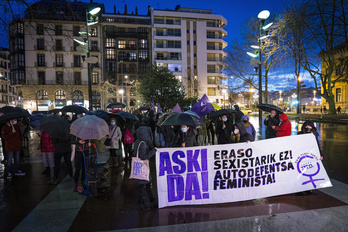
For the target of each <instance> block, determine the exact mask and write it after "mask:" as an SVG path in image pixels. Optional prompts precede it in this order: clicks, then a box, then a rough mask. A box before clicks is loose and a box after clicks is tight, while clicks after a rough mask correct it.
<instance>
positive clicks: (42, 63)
mask: <svg viewBox="0 0 348 232" xmlns="http://www.w3.org/2000/svg"><path fill="white" fill-rule="evenodd" d="M46 66H47V63H46V62H39V63H38V62H35V67H46Z"/></svg>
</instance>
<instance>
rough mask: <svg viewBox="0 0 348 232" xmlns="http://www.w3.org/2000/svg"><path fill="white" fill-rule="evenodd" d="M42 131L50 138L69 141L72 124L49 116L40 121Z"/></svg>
mask: <svg viewBox="0 0 348 232" xmlns="http://www.w3.org/2000/svg"><path fill="white" fill-rule="evenodd" d="M40 129H42V130H44V131H45V132H46V133H47V134H48V135H49V136H51V137H55V138H62V139H67V138H68V136H69V131H70V123H69V122H68V121H67V120H66V119H64V118H62V117H59V116H48V117H42V118H41V119H40Z"/></svg>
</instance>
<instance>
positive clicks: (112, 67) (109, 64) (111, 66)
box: [105, 60, 116, 72]
mask: <svg viewBox="0 0 348 232" xmlns="http://www.w3.org/2000/svg"><path fill="white" fill-rule="evenodd" d="M105 66H106V71H107V72H116V61H113V60H107V61H106V62H105Z"/></svg>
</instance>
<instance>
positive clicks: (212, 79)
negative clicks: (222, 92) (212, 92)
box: [207, 77, 218, 85]
mask: <svg viewBox="0 0 348 232" xmlns="http://www.w3.org/2000/svg"><path fill="white" fill-rule="evenodd" d="M217 80H218V78H216V77H208V80H207V82H208V84H210V85H216V84H218V82H217Z"/></svg>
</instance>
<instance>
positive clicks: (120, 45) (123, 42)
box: [118, 40, 126, 49]
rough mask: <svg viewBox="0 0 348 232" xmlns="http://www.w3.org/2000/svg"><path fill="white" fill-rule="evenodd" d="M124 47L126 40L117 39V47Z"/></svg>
mask: <svg viewBox="0 0 348 232" xmlns="http://www.w3.org/2000/svg"><path fill="white" fill-rule="evenodd" d="M125 48H126V41H125V40H119V41H118V49H125Z"/></svg>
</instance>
